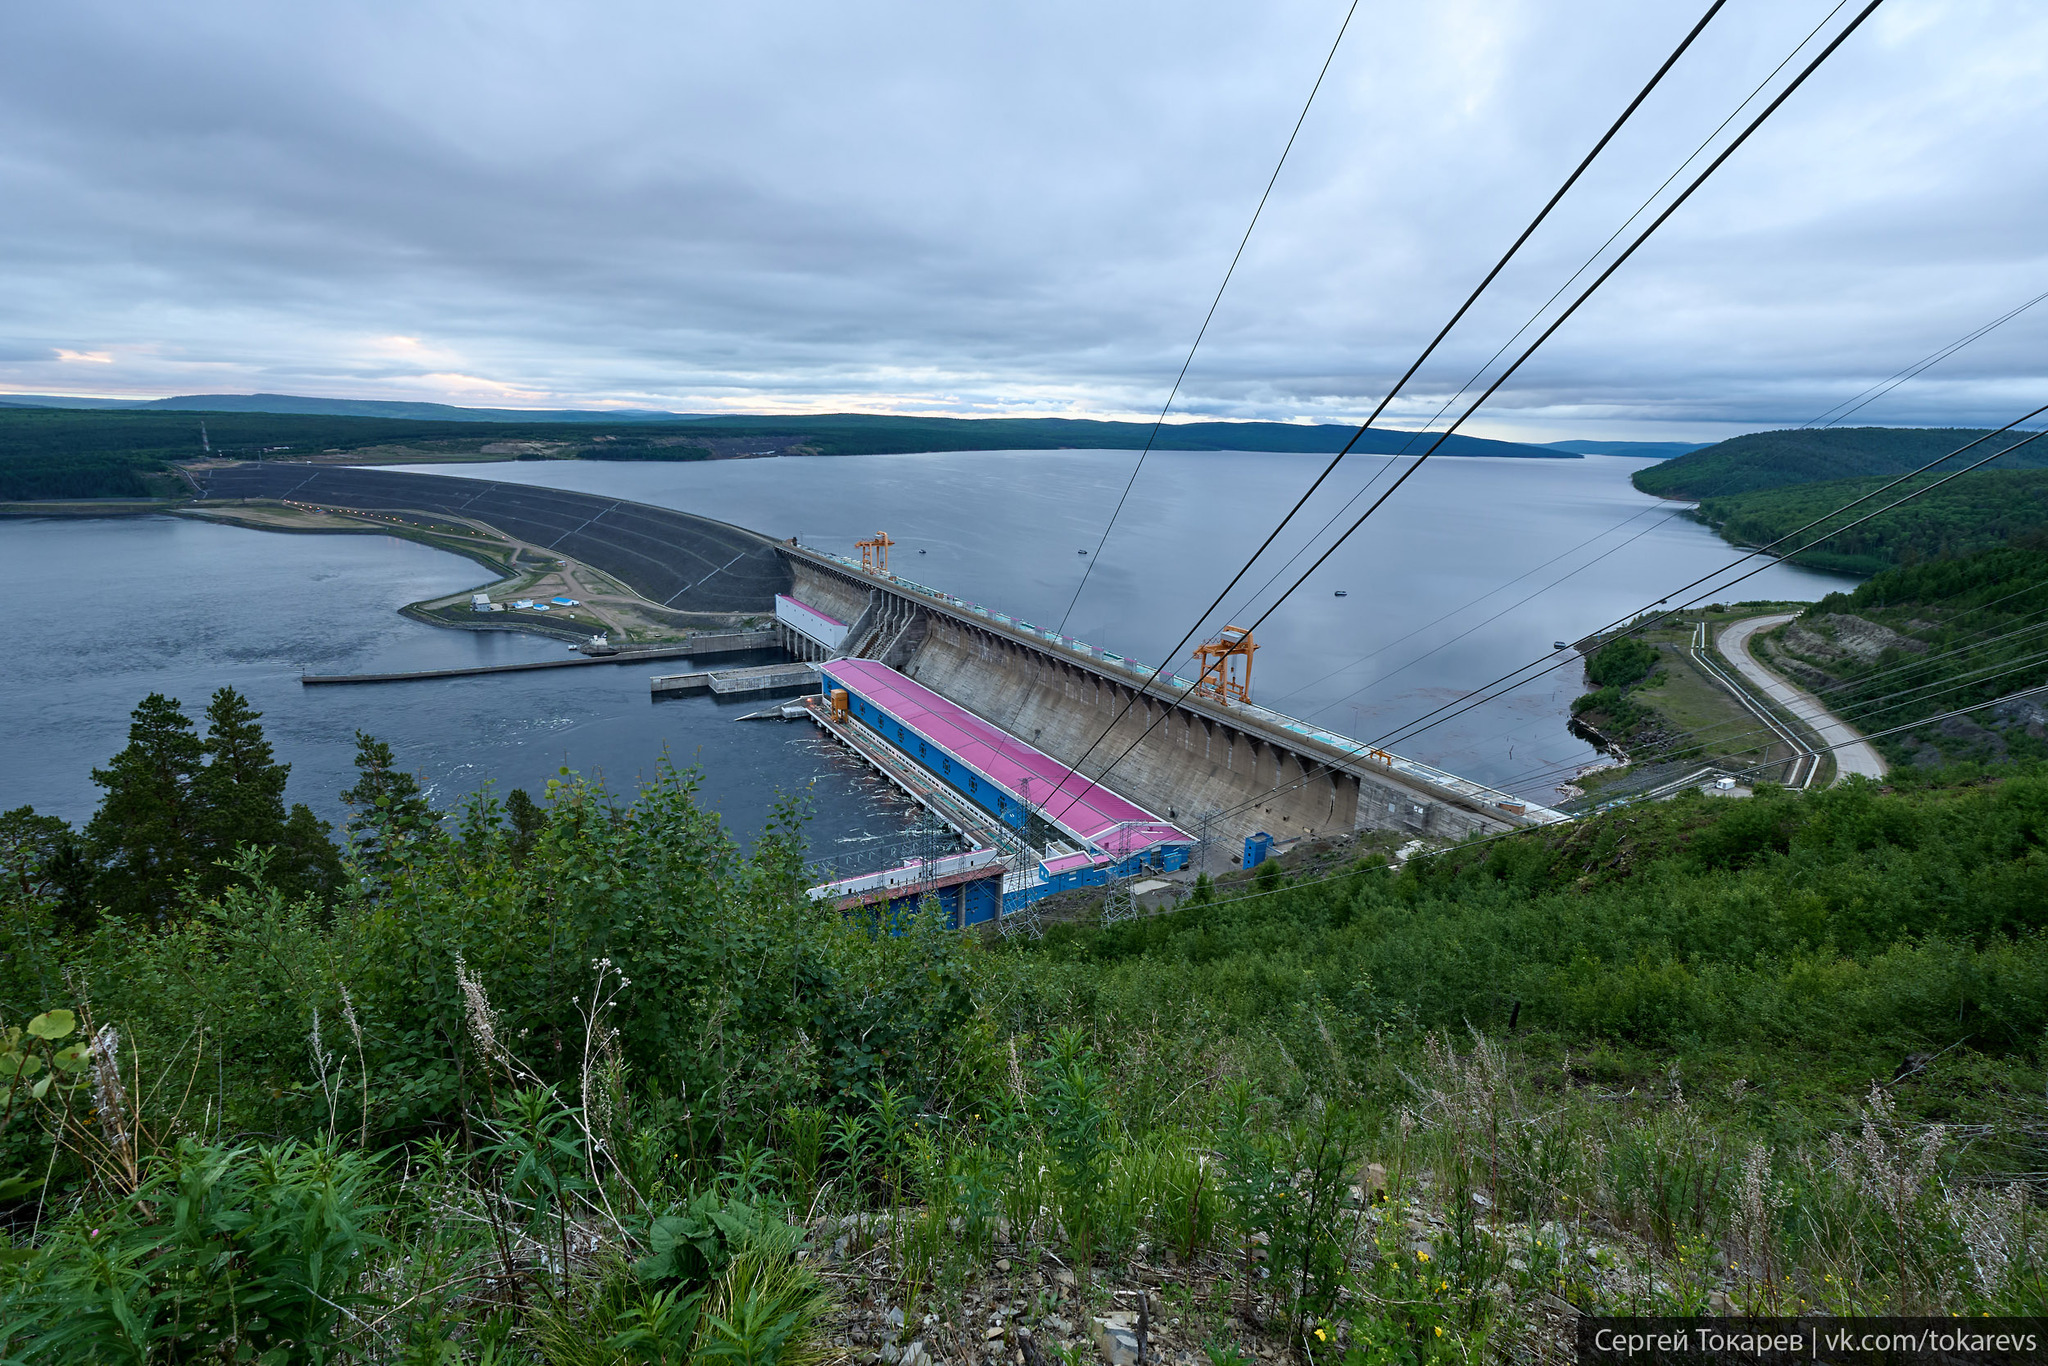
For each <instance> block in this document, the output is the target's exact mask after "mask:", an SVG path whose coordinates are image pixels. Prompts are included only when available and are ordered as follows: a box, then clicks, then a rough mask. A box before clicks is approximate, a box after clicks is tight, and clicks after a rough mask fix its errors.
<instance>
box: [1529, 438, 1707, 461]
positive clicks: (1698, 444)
mask: <svg viewBox="0 0 2048 1366" xmlns="http://www.w3.org/2000/svg"><path fill="white" fill-rule="evenodd" d="M1713 444H1714V443H1713V442H1711V441H1546V442H1544V443H1543V445H1544V447H1545V448H1546V449H1549V450H1553V451H1570V452H1571V453H1572V454H1573V455H1620V456H1640V457H1642V458H1643V459H1646V460H1670V459H1672V458H1673V457H1675V456H1680V455H1687V454H1690V453H1691V452H1693V451H1696V450H1700V449H1701V448H1703V447H1706V446H1711V445H1713Z"/></svg>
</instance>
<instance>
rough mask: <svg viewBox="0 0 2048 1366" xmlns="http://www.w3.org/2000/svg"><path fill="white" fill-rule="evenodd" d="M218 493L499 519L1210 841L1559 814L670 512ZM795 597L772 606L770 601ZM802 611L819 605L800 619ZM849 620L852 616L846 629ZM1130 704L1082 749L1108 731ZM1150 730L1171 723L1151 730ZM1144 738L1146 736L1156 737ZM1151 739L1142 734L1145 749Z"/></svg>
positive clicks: (283, 475) (422, 481)
mask: <svg viewBox="0 0 2048 1366" xmlns="http://www.w3.org/2000/svg"><path fill="white" fill-rule="evenodd" d="M206 479H207V492H208V494H209V496H211V497H216V498H280V499H281V498H292V499H295V500H299V501H305V502H314V503H324V504H327V505H329V506H335V507H360V508H364V509H366V510H383V511H401V510H417V511H421V512H440V513H449V514H455V515H459V516H463V517H468V518H473V519H474V520H476V521H479V522H484V523H488V524H489V525H491V526H494V527H496V528H498V529H499V530H500V531H503V532H505V533H506V534H508V535H511V536H514V537H517V538H518V539H520V540H523V541H527V542H529V543H531V544H534V545H540V546H545V547H548V548H550V549H556V550H560V551H561V552H562V553H563V554H565V555H572V556H574V557H575V558H576V559H578V560H581V561H583V562H584V563H585V564H589V565H592V566H593V567H595V568H597V569H600V570H603V571H604V572H605V573H607V574H610V575H611V576H612V577H614V578H616V579H618V580H619V581H620V582H621V583H624V584H626V585H627V586H628V587H630V588H632V589H633V590H634V591H635V592H637V593H639V594H641V595H642V596H643V597H646V598H649V599H651V600H652V601H655V602H660V603H665V604H667V605H669V606H671V607H674V608H676V609H678V610H685V611H699V612H745V613H758V614H760V615H763V616H767V615H769V614H770V613H775V614H776V616H777V620H778V625H777V628H776V629H777V631H778V633H779V636H780V639H781V642H782V644H784V645H785V646H786V647H788V648H789V649H790V651H791V652H792V653H793V654H795V655H797V656H798V657H799V658H803V659H810V660H821V659H826V658H830V657H832V656H835V655H841V654H850V655H857V656H860V657H863V658H869V659H876V660H880V661H881V662H882V663H885V664H888V665H890V666H891V667H893V668H897V669H900V670H902V671H903V672H904V673H905V674H908V675H909V676H910V677H912V678H915V679H916V680H917V681H918V682H920V683H922V684H923V685H924V686H925V687H928V688H930V689H932V690H933V691H935V692H937V693H940V694H941V695H943V696H945V697H947V698H949V699H951V700H952V701H954V702H957V703H958V704H959V705H961V706H963V707H966V708H968V709H969V710H970V711H973V712H975V713H976V714H978V715H980V716H982V717H984V718H985V719H987V720H989V721H992V722H994V723H995V724H997V725H999V726H1002V727H1003V728H1005V729H1006V730H1008V731H1010V732H1011V733H1013V734H1015V735H1017V736H1018V737H1020V738H1021V739H1024V740H1028V741H1030V742H1031V743H1032V744H1034V745H1036V746H1037V747H1038V748H1039V749H1042V750H1044V751H1045V752H1046V753H1048V754H1050V755H1052V756H1053V757H1054V758H1056V759H1058V760H1060V761H1061V762H1062V763H1065V764H1070V765H1079V764H1080V763H1081V761H1082V756H1083V755H1084V754H1087V755H1088V763H1089V766H1090V771H1091V772H1092V771H1095V770H1099V769H1100V767H1101V766H1102V765H1104V764H1107V763H1108V762H1109V761H1110V760H1111V759H1113V758H1115V757H1116V756H1117V755H1121V754H1123V753H1124V751H1125V749H1126V748H1128V747H1130V746H1131V745H1132V743H1133V742H1134V741H1135V742H1137V743H1136V748H1134V749H1132V750H1131V752H1130V753H1129V755H1128V756H1126V757H1124V758H1122V759H1121V760H1119V761H1118V762H1117V765H1116V768H1115V770H1114V772H1112V773H1111V774H1110V776H1109V779H1108V786H1110V787H1111V788H1113V789H1116V790H1118V791H1120V792H1122V793H1124V794H1126V795H1128V796H1129V797H1130V798H1131V800H1133V801H1135V802H1137V803H1139V804H1140V805H1142V806H1145V807H1147V808H1149V809H1151V810H1154V811H1159V812H1165V813H1167V814H1168V815H1169V816H1171V817H1174V818H1176V819H1178V820H1179V821H1181V822H1182V823H1183V824H1187V825H1193V824H1195V823H1197V822H1198V821H1199V820H1200V818H1201V815H1202V813H1203V812H1204V811H1220V812H1230V813H1232V814H1231V815H1229V816H1228V817H1227V818H1225V819H1224V820H1223V821H1222V822H1221V823H1220V824H1219V825H1218V826H1217V827H1216V828H1215V829H1213V830H1211V831H1210V832H1209V833H1210V835H1211V837H1212V838H1214V839H1216V840H1218V841H1232V842H1234V841H1235V840H1236V839H1237V838H1239V837H1241V836H1242V835H1244V834H1249V833H1251V832H1252V831H1254V830H1262V829H1263V830H1269V831H1271V832H1273V833H1275V834H1280V835H1287V834H1308V833H1329V832H1333V831H1349V830H1354V829H1362V828H1378V829H1395V830H1405V831H1412V832H1414V833H1417V834H1427V835H1431V836H1438V837H1443V838H1453V839H1455V838H1458V837H1460V836H1463V835H1466V834H1469V833H1474V832H1492V831H1497V830H1503V829H1509V828H1512V827H1515V826H1521V825H1534V824H1547V823H1549V822H1551V821H1556V820H1561V819H1563V816H1562V815H1561V814H1560V813H1558V812H1556V811H1552V810H1550V809H1548V808H1545V807H1541V806H1537V805H1534V804H1532V803H1528V802H1525V801H1523V800H1522V799H1521V798H1519V797H1516V796H1513V795H1512V794H1509V793H1506V792H1500V791H1497V790H1495V789H1493V788H1489V787H1486V786H1484V785H1483V784H1480V783H1475V782H1472V781H1470V780H1469V779H1465V778H1461V777H1459V776H1458V775H1456V774H1453V773H1446V772H1444V771H1443V770H1441V769H1437V768H1432V767H1430V766H1429V765H1427V764H1421V763H1417V762H1415V761H1414V760H1411V759H1406V758H1403V757H1401V756H1399V755H1395V754H1391V753H1388V752H1386V751H1383V750H1375V749H1369V748H1367V747H1366V746H1364V745H1361V744H1359V743H1358V742H1356V741H1354V740H1350V739H1347V738H1345V737H1343V736H1340V735H1337V734H1335V733H1333V732H1330V731H1325V730H1321V729H1319V728H1317V727H1315V726H1311V725H1309V724H1307V723H1306V722H1304V721H1300V720H1297V719H1295V718H1293V717H1289V716H1283V715H1281V714H1280V713H1278V712H1274V711H1270V710H1267V709H1266V708H1263V707H1258V706H1247V705H1239V704H1234V703H1233V704H1231V705H1228V706H1226V705H1223V704H1221V703H1218V702H1214V701H1210V700H1206V699H1200V698H1194V697H1189V698H1186V699H1183V700H1176V698H1177V696H1178V694H1179V693H1180V692H1181V691H1183V690H1184V689H1185V688H1186V682H1185V680H1181V679H1176V678H1173V677H1170V676H1166V677H1162V678H1160V679H1159V680H1158V682H1157V683H1155V684H1152V685H1150V686H1147V685H1146V684H1145V678H1146V675H1147V674H1148V673H1149V672H1150V670H1149V669H1147V668H1146V667H1145V666H1143V665H1140V664H1138V663H1136V662H1135V661H1132V660H1129V659H1125V658H1122V657H1121V656H1119V655H1117V654H1114V653H1112V652H1110V651H1108V650H1103V649H1100V648H1097V647H1093V646H1089V645H1085V644H1082V643H1081V642H1079V641H1075V640H1072V639H1070V638H1066V637H1062V636H1058V635H1054V634H1052V633H1051V632H1047V631H1042V630H1039V629H1038V628H1037V627H1035V626H1032V625H1031V624H1030V623H1028V622H1024V621H1020V620H1017V619H1015V618H1012V617H1009V616H1006V615H1004V614H1002V613H1000V612H996V611H993V610H991V609H989V608H986V607H982V606H978V605H976V604H973V603H969V602H966V601H965V600H963V599H960V598H956V597H953V596H951V595H950V594H947V593H943V592H941V591H939V590H937V589H934V588H928V587H926V586H924V585H922V584H918V583H914V582H912V581H910V580H908V579H904V578H901V577H898V576H895V575H888V574H876V573H870V572H868V571H864V570H862V569H861V568H860V566H859V565H858V564H855V563H853V562H852V561H849V560H844V559H841V558H840V557H838V556H835V555H828V554H825V553H823V552H821V551H815V550H811V549H809V548H807V547H803V546H798V545H793V544H790V543H787V542H777V541H772V540H770V539H768V538H767V537H765V536H762V535H759V534H758V533H755V532H751V531H747V530H745V529H744V528H741V527H735V526H732V525H730V524H728V523H725V522H718V521H714V520H712V519H710V518H707V517H698V516H693V515H692V514H690V513H686V512H677V511H674V510H672V509H668V508H657V507H650V506H648V505H646V504H643V503H634V502H628V501H624V500H620V499H613V498H606V497H603V496H601V495H596V494H587V493H572V492H565V491H562V490H557V489H542V488H533V487H530V486H528V485H524V484H505V483H498V482H494V481H489V480H481V479H462V478H453V477H449V476H445V475H431V474H412V473H402V472H397V471H391V470H379V469H365V468H360V467H347V466H309V465H301V464H289V463H283V462H266V463H263V464H252V465H238V466H228V467H224V468H221V469H217V470H213V471H211V472H209V473H208V474H207V476H206ZM779 594H780V595H787V597H788V598H790V599H793V600H794V601H793V602H792V603H791V604H789V605H788V606H787V607H786V608H784V610H781V611H778V610H777V606H778V605H777V601H776V599H777V595H779ZM805 608H808V609H809V610H808V611H805V610H801V609H805ZM843 623H851V625H844V624H843ZM1126 706H1128V707H1129V711H1128V714H1126V715H1125V716H1124V717H1123V719H1122V720H1121V721H1118V722H1117V723H1116V725H1115V728H1114V730H1113V731H1112V732H1111V734H1110V735H1109V736H1108V737H1107V738H1106V739H1104V740H1103V742H1102V743H1101V744H1100V745H1099V746H1095V749H1094V752H1093V753H1092V754H1088V751H1089V748H1090V746H1091V745H1093V744H1094V742H1095V740H1096V737H1097V736H1099V735H1101V733H1102V730H1103V728H1104V727H1105V726H1108V725H1109V724H1110V723H1111V721H1112V720H1113V719H1114V718H1115V717H1116V716H1117V715H1118V714H1119V713H1120V712H1123V711H1124V709H1125V708H1126ZM1154 721H1159V722H1160V724H1159V725H1157V726H1156V727H1155V726H1154V725H1153V722H1154ZM1148 731H1149V733H1147V732H1148ZM1141 735H1143V737H1144V738H1143V739H1140V738H1139V737H1140V736H1141Z"/></svg>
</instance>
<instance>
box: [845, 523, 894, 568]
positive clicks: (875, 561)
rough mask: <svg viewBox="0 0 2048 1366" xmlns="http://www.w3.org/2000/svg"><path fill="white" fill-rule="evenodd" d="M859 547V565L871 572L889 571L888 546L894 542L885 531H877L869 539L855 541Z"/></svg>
mask: <svg viewBox="0 0 2048 1366" xmlns="http://www.w3.org/2000/svg"><path fill="white" fill-rule="evenodd" d="M854 544H855V545H857V546H859V547H860V567H861V568H862V569H865V570H867V571H868V572H869V573H871V574H886V573H888V572H889V547H890V546H892V545H894V544H896V542H894V541H892V540H890V539H889V533H888V532H886V531H877V532H876V533H875V537H874V539H873V540H871V541H855V542H854Z"/></svg>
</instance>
